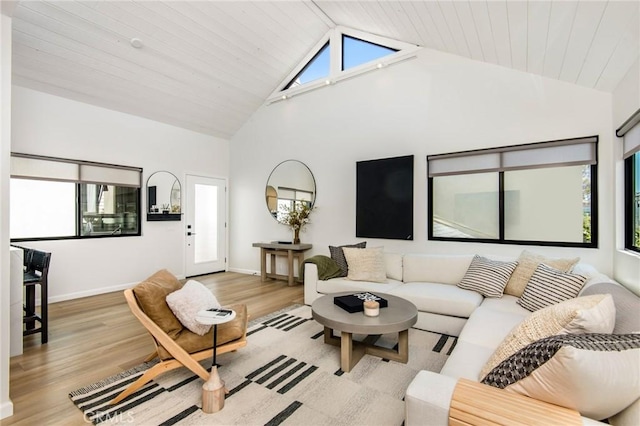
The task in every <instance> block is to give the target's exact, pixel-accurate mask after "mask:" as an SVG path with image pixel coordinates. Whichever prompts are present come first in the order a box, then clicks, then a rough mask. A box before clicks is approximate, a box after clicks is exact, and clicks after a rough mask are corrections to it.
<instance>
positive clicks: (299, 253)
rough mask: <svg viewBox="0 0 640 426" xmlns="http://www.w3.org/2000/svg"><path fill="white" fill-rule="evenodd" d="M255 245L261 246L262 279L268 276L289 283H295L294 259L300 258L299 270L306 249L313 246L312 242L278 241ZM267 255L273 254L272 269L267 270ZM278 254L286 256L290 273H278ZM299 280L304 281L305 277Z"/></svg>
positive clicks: (255, 245)
mask: <svg viewBox="0 0 640 426" xmlns="http://www.w3.org/2000/svg"><path fill="white" fill-rule="evenodd" d="M253 247H260V275H261V277H262V281H266V280H267V278H273V279H276V280H286V281H287V283H288V285H290V286H292V285H294V284H295V281H294V279H295V278H296V277H294V276H293V259H294V258H296V259H298V271H300V267H301V266H302V261H303V255H304V252H305V251H306V250H309V249H310V248H311V247H313V245H312V244H286V243H279V242H277V241H275V242H271V243H253ZM267 255H271V269H269V272H267ZM276 256H286V257H287V266H288V268H289V274H288V275H281V274H276ZM297 278H298V281H299V282H300V281H302V280H303V279H304V277H297Z"/></svg>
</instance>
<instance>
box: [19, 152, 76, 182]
mask: <svg viewBox="0 0 640 426" xmlns="http://www.w3.org/2000/svg"><path fill="white" fill-rule="evenodd" d="M11 177H14V178H30V179H46V180H59V181H66V182H77V181H78V179H79V177H80V167H79V165H78V164H75V163H65V162H60V161H50V160H42V159H36V158H24V157H11Z"/></svg>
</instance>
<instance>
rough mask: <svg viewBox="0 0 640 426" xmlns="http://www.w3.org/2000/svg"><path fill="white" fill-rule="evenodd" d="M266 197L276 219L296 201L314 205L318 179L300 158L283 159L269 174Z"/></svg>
mask: <svg viewBox="0 0 640 426" xmlns="http://www.w3.org/2000/svg"><path fill="white" fill-rule="evenodd" d="M265 199H266V202H267V209H269V213H270V214H271V216H273V218H274V219H276V220H278V216H279V215H282V214H283V213H284V212H285V211H286V210H285V208H289V209H290V208H292V207H293V206H294V204H295V203H305V204H307V205H309V207H313V204H314V203H315V201H316V180H315V179H314V178H313V174H312V173H311V170H309V167H307V165H306V164H304V163H302V162H300V161H298V160H286V161H283V162H282V163H280V164H278V165H277V166H276V167H275V168H274V169H273V171H272V172H271V174H270V175H269V179H268V180H267V187H266V190H265Z"/></svg>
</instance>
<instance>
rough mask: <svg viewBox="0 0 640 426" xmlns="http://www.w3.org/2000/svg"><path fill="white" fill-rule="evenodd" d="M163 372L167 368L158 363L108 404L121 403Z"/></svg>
mask: <svg viewBox="0 0 640 426" xmlns="http://www.w3.org/2000/svg"><path fill="white" fill-rule="evenodd" d="M165 371H167V368H166V365H165V364H164V363H160V364H156V365H154V366H153V367H151V368H150V369H148V370H147V372H146V373H144V374H143V375H142V376H140V377H139V378H138V380H136V381H135V382H133V383H132V384H131V385H129V387H128V388H126V389H125V390H124V391H122V393H120V395H118V396H117V397H115V398H114V399H113V400H112V401H111V402H110V403H109V404H111V405H113V404H117V403H118V402H120V401H122V400H123V399H125V398H126V397H128V396H129V395H131V394H132V393H134V392H135V391H137V390H138V389H140V388H141V387H143V386H144V385H146V384H147V383H149V382H150V381H151V380H153V379H154V378H155V377H156V376H158V375H159V374H162V373H164V372H165Z"/></svg>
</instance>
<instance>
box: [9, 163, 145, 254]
mask: <svg viewBox="0 0 640 426" xmlns="http://www.w3.org/2000/svg"><path fill="white" fill-rule="evenodd" d="M11 156H15V157H22V158H33V159H39V160H47V161H58V162H63V163H74V164H84V165H88V166H98V167H108V168H115V169H123V170H135V171H137V172H139V173H140V185H139V186H138V187H137V188H138V196H137V203H138V210H139V214H138V217H139V219H138V231H137V232H136V233H129V234H108V235H82V224H81V221H82V211H81V210H82V202H81V191H80V185H83V184H91V183H90V182H70V181H66V180H60V179H47V178H30V177H21V176H17V177H12V179H25V180H41V181H55V182H69V183H73V184H74V185H75V191H76V196H75V203H76V206H75V207H76V208H75V212H76V217H75V228H76V229H75V235H64V236H54V237H28V238H11V239H10V242H11V243H14V242H16V243H20V242H31V241H58V240H87V239H95V238H120V237H140V236H141V235H142V223H143V222H144V221H143V220H142V172H143V169H142V168H141V167H130V166H123V165H119V164H111V163H101V162H97V161H84V160H74V159H69V158H60V157H49V156H43V155H32V154H24V153H18V152H11ZM110 185H115V186H124V185H117V184H110Z"/></svg>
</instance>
